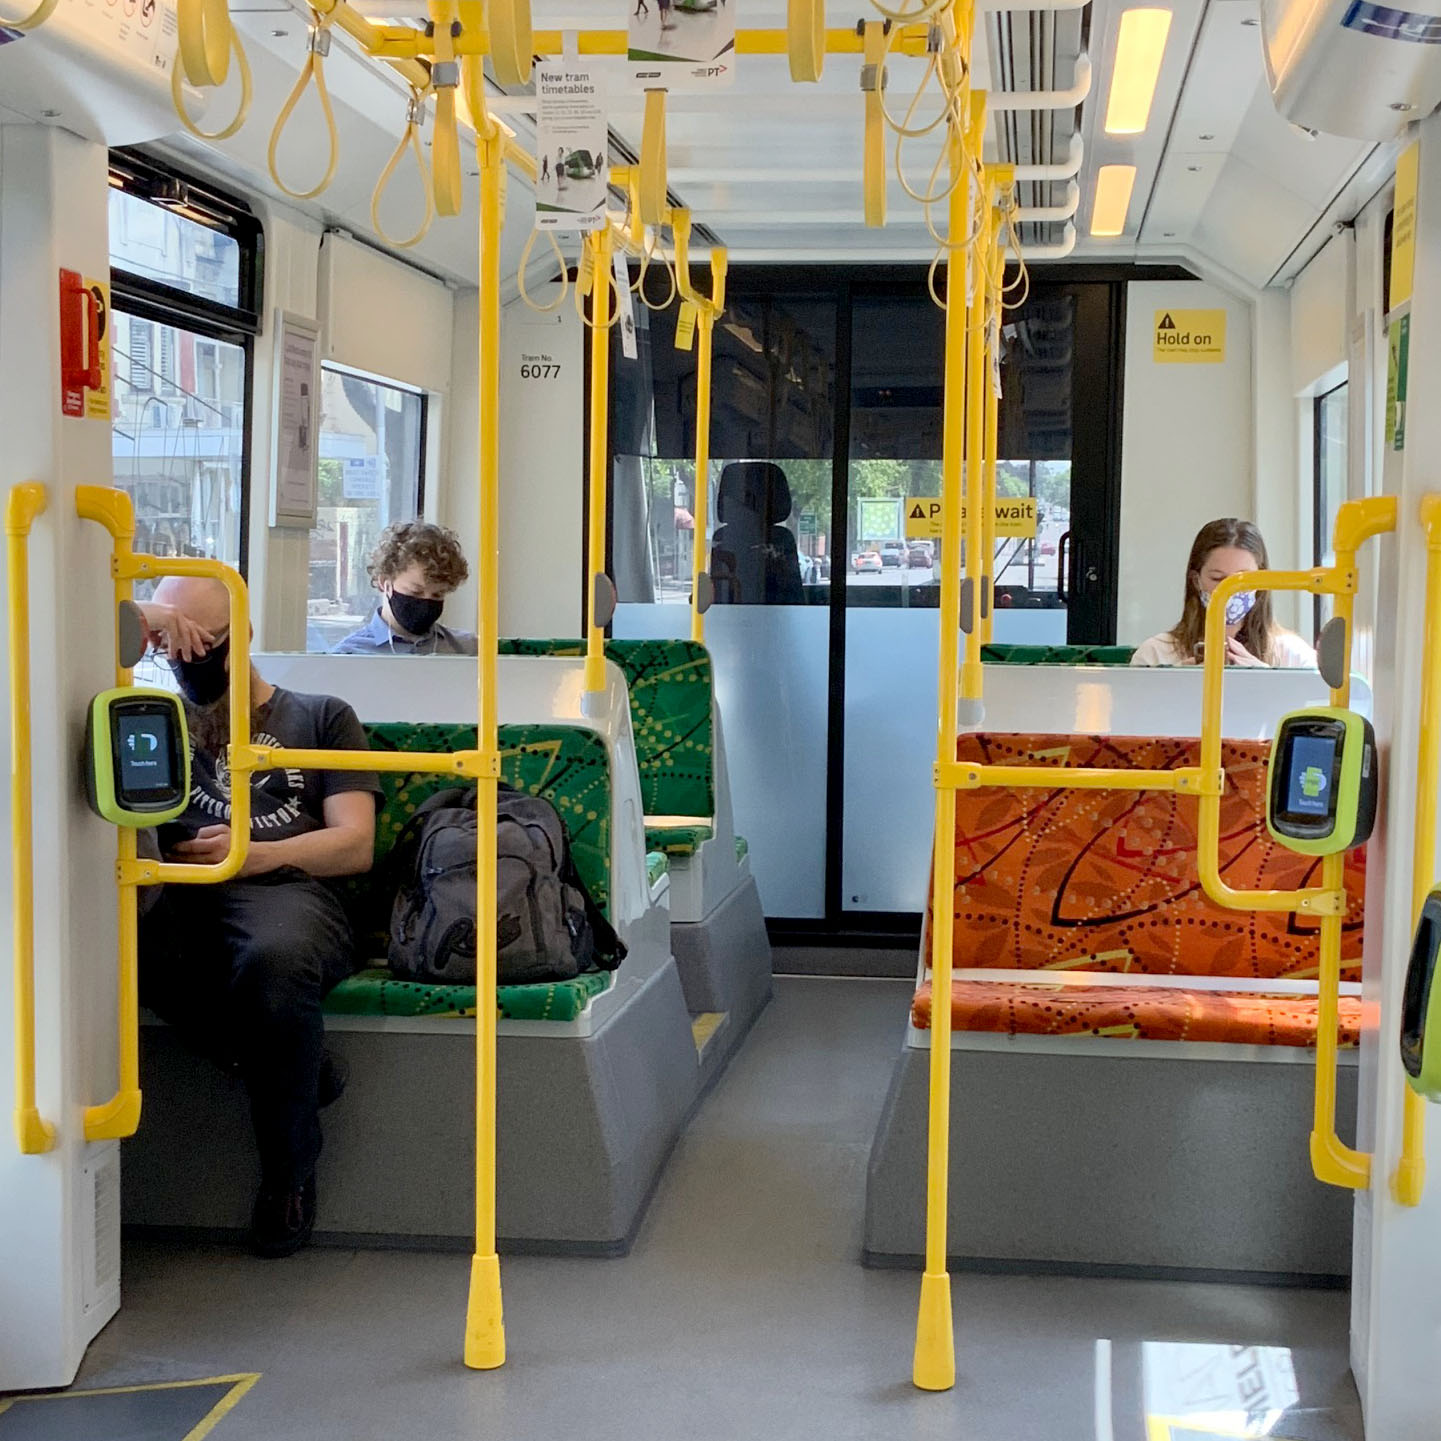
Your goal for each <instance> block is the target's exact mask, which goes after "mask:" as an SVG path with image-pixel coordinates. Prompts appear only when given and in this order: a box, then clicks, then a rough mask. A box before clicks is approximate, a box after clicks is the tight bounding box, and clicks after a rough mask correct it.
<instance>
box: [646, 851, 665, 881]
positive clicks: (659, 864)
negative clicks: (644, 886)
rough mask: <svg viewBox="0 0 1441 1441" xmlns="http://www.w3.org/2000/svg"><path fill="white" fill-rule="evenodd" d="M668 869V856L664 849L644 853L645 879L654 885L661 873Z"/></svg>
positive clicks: (663, 873)
mask: <svg viewBox="0 0 1441 1441" xmlns="http://www.w3.org/2000/svg"><path fill="white" fill-rule="evenodd" d="M669 871H670V857H669V856H668V855H666V854H665V852H664V851H647V852H646V855H645V874H646V879H647V880H648V881H649V882H650V883H651V885H655V883H656V882H657V881H658V880H660V878H661V877H662V876H663V875H667V874H668V873H669Z"/></svg>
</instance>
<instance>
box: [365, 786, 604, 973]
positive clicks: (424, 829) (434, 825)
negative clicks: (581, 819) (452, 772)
mask: <svg viewBox="0 0 1441 1441" xmlns="http://www.w3.org/2000/svg"><path fill="white" fill-rule="evenodd" d="M476 836H477V828H476V814H475V791H474V790H473V789H470V788H465V789H461V788H459V787H454V788H451V789H449V790H443V791H438V792H437V793H436V794H435V795H433V796H431V797H430V798H429V799H428V800H426V801H424V802H423V803H422V804H421V805H420V806H419V807H418V808H417V810H416V812H415V814H414V815H413V816H412V817H411V818H410V820H409V821H407V822H406V825H405V829H404V830H403V831H402V832H401V833H400V836H399V838H398V839H397V841H396V844H395V849H394V850H393V851H392V852H391V856H392V864H393V865H394V867H395V873H396V875H397V877H398V886H397V890H396V895H395V904H394V906H393V908H392V910H391V917H390V949H389V956H388V959H389V961H390V968H391V970H393V971H394V972H396V974H397V975H402V976H407V977H409V978H411V979H414V980H420V981H433V982H441V983H443V984H447V985H473V984H474V982H475V939H476V938H475V874H476V873H475V847H476ZM496 862H497V864H496V921H497V940H498V942H499V952H498V958H497V978H498V979H499V981H500V982H501V984H503V985H523V984H528V983H531V982H537V981H567V980H570V979H572V978H573V977H574V976H577V975H579V974H580V972H581V971H586V970H591V969H593V968H597V967H598V968H599V969H601V970H614V969H615V968H616V967H617V966H618V965H620V963H621V961H622V960H623V959H624V958H625V946H624V945H623V944H622V943H621V941H620V938H619V937H618V936H617V935H616V933H615V931H614V930H612V929H611V925H610V922H609V921H607V920H606V918H605V917H604V916H603V915H602V914H601V912H600V909H599V907H598V906H596V904H595V903H594V901H592V900H591V898H590V895H589V893H588V892H587V891H586V889H585V883H584V882H583V881H582V880H581V878H580V875H579V874H578V873H577V871H576V869H575V862H574V860H573V859H572V857H571V853H570V846H569V843H568V842H567V840H566V834H565V826H564V824H563V823H562V821H561V819H560V816H559V815H558V814H557V813H556V809H555V807H554V806H553V805H551V804H550V802H549V801H547V800H544V799H543V798H542V797H540V796H531V795H527V794H526V793H525V792H524V791H517V790H512V789H511V788H510V787H509V786H505V785H502V786H501V787H500V788H499V794H498V796H497V803H496Z"/></svg>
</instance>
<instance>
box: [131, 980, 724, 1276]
mask: <svg viewBox="0 0 1441 1441" xmlns="http://www.w3.org/2000/svg"><path fill="white" fill-rule="evenodd" d="M327 1045H329V1046H330V1048H331V1049H332V1050H334V1051H335V1052H337V1053H338V1054H339V1055H340V1056H342V1057H343V1058H344V1059H345V1060H346V1061H348V1062H349V1065H350V1080H349V1085H348V1086H347V1088H346V1091H345V1094H344V1095H343V1096H342V1097H341V1098H340V1100H339V1101H337V1102H336V1103H335V1105H334V1106H332V1107H330V1108H329V1109H328V1110H326V1111H325V1112H324V1113H323V1116H322V1123H323V1125H324V1128H325V1149H324V1151H323V1153H322V1155H321V1158H320V1165H319V1169H318V1172H317V1187H318V1191H319V1209H318V1216H317V1223H316V1233H317V1239H318V1240H322V1241H324V1240H326V1239H331V1240H334V1241H344V1242H347V1243H350V1244H360V1245H365V1244H370V1245H377V1246H384V1245H388V1244H400V1245H406V1246H420V1247H451V1246H454V1247H456V1248H457V1249H462V1250H464V1249H469V1248H470V1246H471V1245H472V1238H473V1226H474V1204H475V1203H474V1195H475V1187H474V1159H473V1158H474V1142H473V1136H474V1101H473V1097H474V1092H475V1035H474V1026H473V1024H472V1023H467V1022H463V1021H449V1022H444V1021H442V1022H426V1021H424V1020H419V1021H413V1022H408V1023H404V1024H403V1028H402V1026H401V1025H398V1024H397V1022H395V1021H393V1020H381V1021H379V1022H377V1021H374V1020H371V1019H370V1018H361V1017H332V1018H329V1019H328V1020H327ZM141 1061H142V1071H141V1086H142V1091H143V1095H144V1116H143V1119H142V1122H141V1126H140V1130H139V1132H138V1134H137V1135H136V1136H135V1137H134V1138H133V1139H132V1140H130V1141H127V1142H126V1144H125V1146H124V1149H123V1152H122V1186H123V1215H124V1220H125V1222H126V1223H127V1224H128V1225H132V1226H133V1225H139V1226H148V1227H161V1228H165V1229H166V1230H171V1229H175V1228H187V1229H196V1230H200V1231H209V1232H216V1231H224V1232H232V1231H235V1232H238V1231H240V1230H243V1229H244V1228H245V1227H246V1226H247V1225H248V1222H249V1214H250V1204H251V1201H252V1199H253V1195H254V1188H255V1186H256V1184H257V1181H258V1173H257V1169H256V1162H255V1144H254V1140H253V1138H252V1136H251V1133H250V1124H249V1112H248V1106H247V1103H246V1098H245V1093H244V1090H243V1088H242V1087H241V1085H240V1084H239V1083H238V1082H237V1081H235V1080H234V1079H232V1078H230V1077H228V1076H226V1075H224V1074H222V1073H221V1072H220V1071H218V1070H216V1069H215V1068H214V1067H213V1066H211V1065H210V1064H209V1063H207V1062H206V1061H204V1060H202V1059H200V1058H199V1057H196V1056H194V1055H193V1054H191V1053H190V1052H189V1051H187V1050H186V1049H185V1048H184V1046H183V1045H182V1044H181V1043H180V1042H179V1040H178V1039H177V1037H176V1035H175V1033H174V1032H173V1031H171V1030H170V1029H169V1028H168V1027H163V1026H148V1027H146V1028H145V1029H144V1031H143V1033H142V1051H141ZM497 1066H498V1085H497V1093H498V1100H497V1106H498V1115H497V1164H498V1176H499V1196H498V1201H497V1207H498V1212H497V1222H498V1224H497V1229H498V1232H499V1235H500V1237H501V1238H502V1239H501V1241H500V1249H502V1250H526V1251H556V1252H567V1253H576V1252H581V1253H588V1254H595V1255H623V1254H624V1253H625V1252H626V1251H627V1250H629V1248H630V1244H631V1241H632V1240H633V1238H634V1236H635V1233H636V1230H637V1228H638V1227H639V1225H640V1222H641V1219H642V1218H643V1216H644V1213H645V1207H646V1203H647V1201H648V1199H649V1197H650V1194H651V1192H652V1190H653V1189H654V1187H655V1185H656V1183H657V1181H658V1180H659V1178H660V1174H661V1171H662V1169H663V1167H664V1164H665V1161H666V1158H667V1156H668V1155H669V1154H670V1151H671V1149H672V1147H673V1146H674V1144H675V1142H676V1140H677V1138H678V1137H679V1135H680V1132H681V1129H682V1127H683V1126H684V1124H685V1121H686V1118H687V1116H688V1114H689V1113H690V1110H691V1108H692V1106H693V1105H694V1103H695V1100H696V1098H697V1096H698V1095H699V1088H700V1068H699V1066H698V1064H697V1058H696V1050H695V1045H694V1041H693V1039H692V1035H691V1028H690V1018H689V1015H688V1013H687V1011H686V1007H685V999H684V996H683V994H682V992H681V986H680V978H679V976H678V975H677V974H676V970H675V965H674V963H673V962H672V961H671V960H670V959H669V958H667V959H666V960H665V961H664V962H663V963H662V964H661V965H659V966H658V967H657V968H656V970H655V971H654V972H653V974H651V975H650V976H649V977H648V978H647V979H646V980H645V982H644V983H643V984H642V985H640V986H639V987H638V988H637V990H636V992H635V994H634V995H632V996H631V997H630V998H629V999H628V1000H627V1003H626V1004H625V1005H624V1006H623V1007H621V1008H620V1009H619V1010H617V1011H616V1012H615V1014H614V1015H612V1016H611V1017H610V1019H609V1020H607V1021H605V1022H604V1024H602V1025H601V1026H600V1027H598V1029H597V1030H596V1031H595V1032H594V1033H593V1034H591V1035H588V1036H576V1035H563V1036H554V1037H551V1036H534V1035H506V1034H502V1035H501V1037H500V1040H499V1047H498V1053H497Z"/></svg>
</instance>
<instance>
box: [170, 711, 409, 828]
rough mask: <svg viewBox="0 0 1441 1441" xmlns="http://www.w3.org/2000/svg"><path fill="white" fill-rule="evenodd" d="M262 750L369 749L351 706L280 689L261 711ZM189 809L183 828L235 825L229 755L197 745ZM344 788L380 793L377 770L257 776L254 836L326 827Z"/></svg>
mask: <svg viewBox="0 0 1441 1441" xmlns="http://www.w3.org/2000/svg"><path fill="white" fill-rule="evenodd" d="M252 727H253V735H252V737H251V739H252V740H253V741H254V743H255V744H256V745H266V746H289V747H295V748H297V749H301V750H346V751H363V750H368V749H369V746H368V745H367V744H366V740H365V732H364V730H362V729H361V725H360V721H359V719H358V718H357V717H356V714H355V712H354V711H353V710H351V708H350V707H349V706H348V705H347V704H346V703H345V702H344V701H343V700H337V699H336V698H335V697H334V696H329V695H301V694H300V693H299V692H297V691H289V690H280V689H279V688H278V687H277V689H276V690H275V693H274V694H273V695H272V696H271V697H270V699H269V700H268V701H267V702H266V703H265V704H264V705H263V706H260V707H259V708H258V709H257V710H256V714H255V719H254V721H253V722H252ZM190 781H191V785H190V805H189V807H188V808H187V810H186V812H185V818H184V821H183V824H184V825H186V826H189V827H193V828H195V829H197V830H198V829H199V828H200V827H202V826H216V825H229V823H230V767H229V766H228V765H227V764H226V762H225V759H224V757H223V756H215V755H212V754H211V753H210V752H209V751H204V750H201V749H199V748H198V747H197V746H196V744H195V742H194V740H193V739H192V741H191V743H190ZM345 791H369V792H371V793H372V794H374V795H375V796H377V797H378V796H379V795H380V794H381V790H380V781H379V779H378V778H377V777H376V775H375V772H374V771H314V770H306V771H301V770H274V771H257V772H256V773H255V775H254V776H252V777H251V783H250V809H251V816H250V839H251V840H253V841H282V840H288V839H289V838H290V837H291V836H303V835H308V834H309V833H310V832H311V831H318V830H323V829H324V828H325V809H324V807H325V798H326V796H334V795H340V794H342V793H343V792H345Z"/></svg>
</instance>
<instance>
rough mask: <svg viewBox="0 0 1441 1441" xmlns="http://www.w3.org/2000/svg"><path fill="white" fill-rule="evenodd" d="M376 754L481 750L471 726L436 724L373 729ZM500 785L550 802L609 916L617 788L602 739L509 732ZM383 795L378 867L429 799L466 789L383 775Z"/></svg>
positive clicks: (575, 729) (559, 729) (523, 728)
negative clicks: (613, 799) (614, 789)
mask: <svg viewBox="0 0 1441 1441" xmlns="http://www.w3.org/2000/svg"><path fill="white" fill-rule="evenodd" d="M365 733H366V736H367V738H368V739H369V741H370V748H371V750H376V751H454V750H469V749H470V748H471V747H473V746H474V745H475V727H474V726H473V725H463V724H458V725H447V724H440V723H433V722H416V723H414V724H398V723H393V722H391V723H385V724H379V725H373V724H372V725H367V726H366V727H365ZM499 739H500V778H501V780H503V781H504V782H505V783H506V784H507V785H509V786H514V787H515V788H516V790H522V791H526V792H527V793H528V794H530V795H534V796H544V797H545V799H546V800H548V801H549V802H550V803H551V804H552V805H553V806H554V807H555V808H556V810H557V811H558V812H559V814H560V818H561V820H562V821H564V822H565V829H566V835H567V837H568V838H569V840H570V849H571V854H572V855H573V856H574V857H575V867H576V870H577V871H579V872H580V876H581V879H582V880H583V881H584V882H585V885H586V889H587V890H588V891H589V892H590V894H591V899H592V900H594V901H595V903H596V905H598V906H599V907H600V908H601V910H603V911H605V912H606V914H607V916H609V914H610V895H611V882H610V856H611V825H612V819H611V786H610V760H609V754H608V752H607V750H606V746H605V741H604V739H603V738H602V737H601V736H600V735H599V734H598V733H597V732H595V731H592V730H585V729H583V728H581V727H579V726H559V725H503V726H501V727H500V737H499ZM380 784H381V787H382V789H383V790H384V792H385V798H384V801H383V803H382V805H381V809H380V814H379V816H378V817H377V819H376V827H375V858H376V861H377V863H379V862H380V861H382V860H383V859H384V858H385V856H386V855H388V854H389V852H390V848H391V847H392V846H393V845H394V844H395V840H396V837H397V836H398V835H399V834H400V831H401V829H402V827H403V826H404V825H405V823H406V821H407V820H408V819H409V818H410V817H411V816H412V815H414V813H415V809H416V807H417V806H418V805H419V804H420V803H421V801H423V800H424V799H425V798H426V797H427V796H429V795H433V794H434V793H435V792H436V791H438V790H443V789H445V788H446V787H447V786H453V785H457V784H461V782H460V781H459V780H458V779H457V778H456V777H453V776H440V775H429V774H420V773H417V772H414V771H410V772H406V771H399V772H381V776H380Z"/></svg>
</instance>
